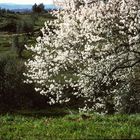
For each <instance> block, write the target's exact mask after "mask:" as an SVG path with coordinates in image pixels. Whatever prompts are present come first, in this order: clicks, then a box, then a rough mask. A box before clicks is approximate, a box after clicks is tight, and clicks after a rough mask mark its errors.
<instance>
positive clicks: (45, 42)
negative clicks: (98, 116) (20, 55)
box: [24, 0, 140, 113]
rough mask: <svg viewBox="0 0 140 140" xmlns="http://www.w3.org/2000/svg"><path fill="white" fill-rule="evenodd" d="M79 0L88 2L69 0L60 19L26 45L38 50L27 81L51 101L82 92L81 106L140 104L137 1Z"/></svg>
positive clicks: (112, 108)
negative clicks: (32, 42) (31, 43)
mask: <svg viewBox="0 0 140 140" xmlns="http://www.w3.org/2000/svg"><path fill="white" fill-rule="evenodd" d="M78 2H81V3H84V4H82V5H80V6H79V5H78V7H77V1H68V3H67V4H66V5H65V6H66V7H65V8H64V9H63V10H62V11H59V12H55V13H54V14H55V16H56V17H57V19H56V20H54V21H49V22H47V23H46V24H45V27H44V28H43V29H42V33H43V37H39V38H37V41H38V42H37V44H36V46H35V47H27V48H28V49H29V50H31V51H32V52H33V53H34V55H33V58H32V59H29V60H28V61H27V62H26V67H27V69H28V72H27V73H25V74H24V75H26V76H27V80H26V82H27V83H34V84H35V90H36V91H38V92H40V94H42V95H46V96H48V98H49V99H50V101H49V103H50V104H55V103H63V102H64V103H66V102H69V101H70V100H71V95H73V96H75V97H76V98H79V97H80V98H83V104H84V106H83V108H82V109H81V110H83V111H88V110H93V111H96V112H99V113H114V112H121V111H122V110H125V109H126V110H127V111H128V110H129V111H128V112H130V110H131V111H132V110H133V109H134V106H135V107H140V102H139V101H140V100H139V99H140V95H139V93H140V92H138V91H137V92H133V87H134V86H133V82H132V81H133V79H136V78H137V74H136V71H135V70H136V69H139V65H140V5H139V1H138V0H108V1H107V2H103V1H96V2H95V1H94V2H93V1H92V0H90V1H83V0H79V1H78ZM78 4H79V3H78ZM50 26H51V27H54V28H53V30H50V28H49V27H50ZM68 89H71V90H70V93H69V94H68V93H67V92H66V91H67V90H68ZM137 111H138V110H137Z"/></svg>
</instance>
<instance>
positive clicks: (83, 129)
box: [0, 113, 140, 140]
mask: <svg viewBox="0 0 140 140" xmlns="http://www.w3.org/2000/svg"><path fill="white" fill-rule="evenodd" d="M32 115H33V116H32ZM32 115H31V114H30V115H29V114H28V113H24V115H17V114H16V115H10V114H5V115H1V116H0V127H1V128H0V139H1V140H47V139H84V140H85V139H139V138H140V115H129V116H128V115H113V116H99V115H93V114H92V115H89V116H86V117H85V116H84V115H76V114H75V115H65V116H63V117H62V116H61V117H58V116H57V117H56V116H47V115H46V116H42V115H35V113H33V114H32Z"/></svg>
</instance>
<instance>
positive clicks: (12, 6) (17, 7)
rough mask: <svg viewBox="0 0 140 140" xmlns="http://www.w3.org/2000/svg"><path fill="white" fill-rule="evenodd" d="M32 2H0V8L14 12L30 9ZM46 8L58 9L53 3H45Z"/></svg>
mask: <svg viewBox="0 0 140 140" xmlns="http://www.w3.org/2000/svg"><path fill="white" fill-rule="evenodd" d="M32 6H33V5H32V4H13V3H12V4H11V3H8V4H7V3H0V8H4V9H9V10H12V11H15V12H24V11H31V9H32ZM45 9H46V10H52V9H58V7H56V6H55V5H45Z"/></svg>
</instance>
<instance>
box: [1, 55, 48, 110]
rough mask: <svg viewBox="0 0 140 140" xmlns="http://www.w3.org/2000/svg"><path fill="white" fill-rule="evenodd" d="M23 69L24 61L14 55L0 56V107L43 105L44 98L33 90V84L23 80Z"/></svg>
mask: <svg viewBox="0 0 140 140" xmlns="http://www.w3.org/2000/svg"><path fill="white" fill-rule="evenodd" d="M24 71H25V67H24V62H23V61H21V60H19V59H17V57H16V56H11V55H8V56H6V55H5V56H1V57H0V108H1V109H4V110H10V109H17V108H31V107H43V104H45V102H46V101H45V100H46V99H44V98H43V97H42V96H40V95H39V94H38V93H37V92H35V91H34V88H33V85H32V84H28V85H27V84H25V83H24V82H23V81H24V76H23V72H24ZM38 99H39V100H38Z"/></svg>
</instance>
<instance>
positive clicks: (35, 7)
mask: <svg viewBox="0 0 140 140" xmlns="http://www.w3.org/2000/svg"><path fill="white" fill-rule="evenodd" d="M32 11H33V12H34V13H42V12H44V11H45V6H44V4H43V3H40V4H38V5H37V4H36V3H35V4H34V5H33V6H32Z"/></svg>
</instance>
